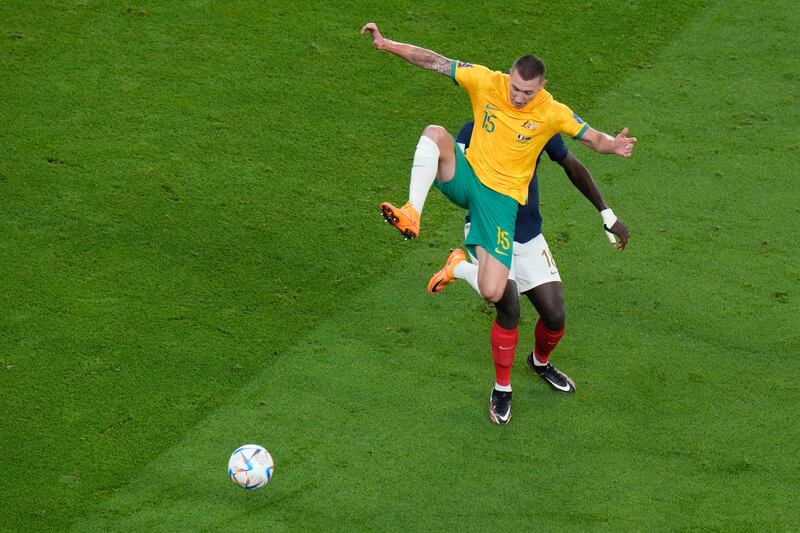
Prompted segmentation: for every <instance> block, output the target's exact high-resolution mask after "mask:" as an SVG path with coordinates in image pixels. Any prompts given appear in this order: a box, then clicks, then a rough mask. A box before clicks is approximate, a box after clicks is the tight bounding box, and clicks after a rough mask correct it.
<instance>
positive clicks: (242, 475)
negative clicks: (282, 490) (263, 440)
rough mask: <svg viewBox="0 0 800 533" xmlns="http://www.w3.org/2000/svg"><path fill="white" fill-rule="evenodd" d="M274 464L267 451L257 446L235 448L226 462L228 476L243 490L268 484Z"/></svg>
mask: <svg viewBox="0 0 800 533" xmlns="http://www.w3.org/2000/svg"><path fill="white" fill-rule="evenodd" d="M274 471H275V464H274V463H273V462H272V456H271V455H270V454H269V452H268V451H267V450H265V449H264V448H263V447H261V446H259V445H258V444H245V445H244V446H240V447H239V448H236V451H234V452H233V453H232V454H231V458H230V460H228V475H229V476H230V478H231V480H232V481H233V482H234V483H236V484H237V485H239V486H240V487H242V488H243V489H247V490H252V489H257V488H260V487H263V486H264V485H266V484H267V483H269V480H270V478H272V473H273V472H274Z"/></svg>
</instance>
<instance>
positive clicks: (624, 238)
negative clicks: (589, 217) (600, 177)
mask: <svg viewBox="0 0 800 533" xmlns="http://www.w3.org/2000/svg"><path fill="white" fill-rule="evenodd" d="M557 163H558V164H559V165H561V167H562V168H563V169H564V172H565V173H566V174H567V177H568V178H569V180H570V181H571V182H572V184H573V185H574V186H575V188H576V189H578V190H579V191H581V194H583V195H584V196H585V197H586V199H587V200H589V201H590V202H592V205H593V206H595V208H596V209H597V211H602V210H603V209H606V208H607V207H608V206H607V205H606V202H605V200H603V195H602V194H601V193H600V189H599V188H598V187H597V183H596V182H595V181H594V179H592V175H591V174H590V173H589V169H587V168H586V167H585V166H583V163H581V162H580V161H578V159H577V158H576V157H575V156H574V155H572V152H568V153H567V156H566V157H565V158H564V159H561V160H560V161H557ZM609 229H610V230H611V233H613V234H614V235H616V236H617V237H619V244H620V246H619V249H620V250H624V249H625V245H626V244H627V243H628V228H627V226H625V223H624V222H622V221H621V220H617V221H616V223H614V225H613V226H611V228H609Z"/></svg>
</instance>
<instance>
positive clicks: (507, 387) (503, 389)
mask: <svg viewBox="0 0 800 533" xmlns="http://www.w3.org/2000/svg"><path fill="white" fill-rule="evenodd" d="M494 390H499V391H501V392H511V385H499V384H497V383H496V382H495V384H494Z"/></svg>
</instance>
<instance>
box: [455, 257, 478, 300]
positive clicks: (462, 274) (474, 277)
mask: <svg viewBox="0 0 800 533" xmlns="http://www.w3.org/2000/svg"><path fill="white" fill-rule="evenodd" d="M453 276H455V277H456V278H458V279H463V280H466V282H467V283H469V284H470V285H472V288H473V289H475V292H477V293H478V294H479V295H480V293H481V291H480V289H479V288H478V265H475V264H473V263H470V262H469V261H461V262H460V263H459V264H457V265H456V266H455V268H453Z"/></svg>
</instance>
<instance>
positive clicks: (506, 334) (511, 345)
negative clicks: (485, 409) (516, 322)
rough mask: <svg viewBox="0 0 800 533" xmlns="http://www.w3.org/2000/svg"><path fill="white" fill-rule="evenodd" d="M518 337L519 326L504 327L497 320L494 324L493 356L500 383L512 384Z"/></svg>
mask: <svg viewBox="0 0 800 533" xmlns="http://www.w3.org/2000/svg"><path fill="white" fill-rule="evenodd" d="M518 337H519V329H518V328H514V329H504V328H501V327H500V326H498V325H497V322H494V323H493V324H492V335H491V338H492V358H493V359H494V373H495V379H496V380H497V384H498V385H503V386H508V385H511V365H512V364H514V355H515V354H516V352H517V339H518Z"/></svg>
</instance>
